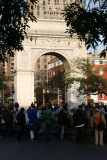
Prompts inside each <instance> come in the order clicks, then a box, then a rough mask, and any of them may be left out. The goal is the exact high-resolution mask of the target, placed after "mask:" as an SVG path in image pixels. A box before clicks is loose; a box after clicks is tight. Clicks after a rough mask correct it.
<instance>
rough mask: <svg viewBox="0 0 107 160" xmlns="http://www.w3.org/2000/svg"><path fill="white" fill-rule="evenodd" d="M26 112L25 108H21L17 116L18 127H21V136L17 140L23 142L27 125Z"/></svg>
mask: <svg viewBox="0 0 107 160" xmlns="http://www.w3.org/2000/svg"><path fill="white" fill-rule="evenodd" d="M24 110H25V109H24V108H21V109H20V112H19V113H18V114H17V116H16V119H17V121H18V125H19V126H20V131H19V135H18V138H17V140H18V141H21V140H22V136H23V133H24V129H25V124H26V119H25V113H24Z"/></svg>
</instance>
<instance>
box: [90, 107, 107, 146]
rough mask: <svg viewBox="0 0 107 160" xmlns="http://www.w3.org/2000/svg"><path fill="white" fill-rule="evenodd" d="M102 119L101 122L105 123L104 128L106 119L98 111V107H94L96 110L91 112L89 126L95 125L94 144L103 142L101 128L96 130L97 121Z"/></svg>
mask: <svg viewBox="0 0 107 160" xmlns="http://www.w3.org/2000/svg"><path fill="white" fill-rule="evenodd" d="M100 119H101V121H103V123H104V124H105V128H106V121H105V118H104V116H103V114H101V113H100V110H99V108H98V107H96V111H95V113H94V114H93V117H92V119H91V128H93V127H94V126H95V145H98V144H99V145H104V144H103V130H100V131H99V130H98V124H99V121H100Z"/></svg>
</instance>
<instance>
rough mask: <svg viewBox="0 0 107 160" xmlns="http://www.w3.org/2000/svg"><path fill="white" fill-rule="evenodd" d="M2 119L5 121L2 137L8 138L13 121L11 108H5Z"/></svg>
mask: <svg viewBox="0 0 107 160" xmlns="http://www.w3.org/2000/svg"><path fill="white" fill-rule="evenodd" d="M3 119H4V121H5V134H4V135H5V137H10V135H11V131H12V126H13V120H14V116H13V113H12V108H5V110H4V114H3Z"/></svg>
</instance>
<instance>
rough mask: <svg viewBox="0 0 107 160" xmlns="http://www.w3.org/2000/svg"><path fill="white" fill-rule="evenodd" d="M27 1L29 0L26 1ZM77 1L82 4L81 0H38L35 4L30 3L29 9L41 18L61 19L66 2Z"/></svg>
mask: <svg viewBox="0 0 107 160" xmlns="http://www.w3.org/2000/svg"><path fill="white" fill-rule="evenodd" d="M28 2H29V1H28ZM73 2H77V3H78V4H80V5H83V0H39V1H38V2H37V4H34V5H32V4H30V3H29V6H30V11H31V12H32V13H33V14H34V15H35V16H36V17H37V18H43V19H60V20H61V19H63V16H62V13H63V10H64V8H65V6H66V5H67V4H70V3H73Z"/></svg>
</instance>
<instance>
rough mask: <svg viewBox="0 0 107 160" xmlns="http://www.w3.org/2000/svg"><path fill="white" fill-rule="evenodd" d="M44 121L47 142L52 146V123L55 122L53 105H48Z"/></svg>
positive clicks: (44, 113)
mask: <svg viewBox="0 0 107 160" xmlns="http://www.w3.org/2000/svg"><path fill="white" fill-rule="evenodd" d="M43 120H44V121H45V128H46V130H45V134H46V142H47V144H50V143H51V142H52V121H54V120H55V119H54V115H53V113H52V111H51V105H50V104H48V105H47V109H46V110H45V111H44V112H43Z"/></svg>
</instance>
